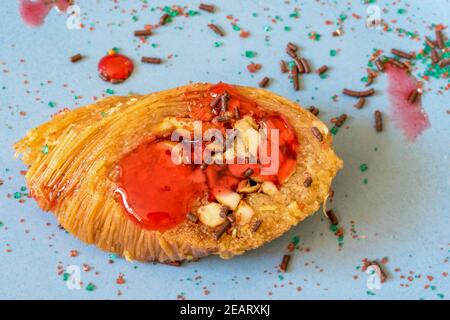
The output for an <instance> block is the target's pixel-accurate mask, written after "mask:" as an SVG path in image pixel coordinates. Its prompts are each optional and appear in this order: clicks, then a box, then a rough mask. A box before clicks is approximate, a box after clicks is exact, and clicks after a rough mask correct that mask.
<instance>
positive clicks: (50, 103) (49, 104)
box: [48, 101, 56, 108]
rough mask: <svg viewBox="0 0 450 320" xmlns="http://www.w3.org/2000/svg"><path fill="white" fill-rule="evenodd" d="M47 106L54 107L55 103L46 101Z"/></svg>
mask: <svg viewBox="0 0 450 320" xmlns="http://www.w3.org/2000/svg"><path fill="white" fill-rule="evenodd" d="M48 106H49V107H50V108H54V107H55V106H56V103H55V102H53V101H50V102H49V103H48Z"/></svg>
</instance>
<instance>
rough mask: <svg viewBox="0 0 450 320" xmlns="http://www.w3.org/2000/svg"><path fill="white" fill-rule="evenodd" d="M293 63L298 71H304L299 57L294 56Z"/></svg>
mask: <svg viewBox="0 0 450 320" xmlns="http://www.w3.org/2000/svg"><path fill="white" fill-rule="evenodd" d="M294 62H295V65H296V66H297V69H298V73H305V67H304V66H303V63H302V62H301V61H300V59H299V58H297V57H295V58H294Z"/></svg>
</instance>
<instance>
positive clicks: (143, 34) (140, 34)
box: [134, 29, 152, 37]
mask: <svg viewBox="0 0 450 320" xmlns="http://www.w3.org/2000/svg"><path fill="white" fill-rule="evenodd" d="M151 35H152V30H150V29H149V30H136V31H135V32H134V36H135V37H148V36H151Z"/></svg>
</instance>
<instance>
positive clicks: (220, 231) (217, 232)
mask: <svg viewBox="0 0 450 320" xmlns="http://www.w3.org/2000/svg"><path fill="white" fill-rule="evenodd" d="M230 227H231V222H230V221H229V220H225V222H224V223H222V224H221V225H220V226H218V227H217V229H216V230H215V232H214V239H216V240H219V239H220V238H221V237H222V236H223V234H224V233H225V232H227V231H228V229H229V228H230Z"/></svg>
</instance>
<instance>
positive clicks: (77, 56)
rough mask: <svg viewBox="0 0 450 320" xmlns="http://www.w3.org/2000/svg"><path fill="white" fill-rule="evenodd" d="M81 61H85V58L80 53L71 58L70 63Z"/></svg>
mask: <svg viewBox="0 0 450 320" xmlns="http://www.w3.org/2000/svg"><path fill="white" fill-rule="evenodd" d="M81 59H83V56H82V55H81V54H79V53H78V54H76V55H74V56H71V57H70V62H72V63H75V62H78V61H80V60H81Z"/></svg>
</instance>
